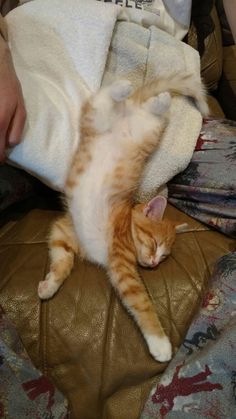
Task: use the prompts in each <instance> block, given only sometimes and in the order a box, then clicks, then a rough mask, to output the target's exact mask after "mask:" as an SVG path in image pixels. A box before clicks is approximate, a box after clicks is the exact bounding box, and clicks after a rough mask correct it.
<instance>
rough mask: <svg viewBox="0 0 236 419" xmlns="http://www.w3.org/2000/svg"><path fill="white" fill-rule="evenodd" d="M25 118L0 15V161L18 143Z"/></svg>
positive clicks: (5, 30) (19, 89) (21, 96)
mask: <svg viewBox="0 0 236 419" xmlns="http://www.w3.org/2000/svg"><path fill="white" fill-rule="evenodd" d="M25 118H26V112H25V106H24V99H23V95H22V90H21V86H20V82H19V80H18V78H17V76H16V73H15V69H14V65H13V62H12V58H11V53H10V50H9V48H8V44H7V27H6V23H5V21H4V19H3V17H2V16H1V15H0V161H3V160H4V159H5V150H6V148H7V147H9V146H14V145H15V144H18V143H19V142H20V140H21V135H22V131H23V128H24V124H25Z"/></svg>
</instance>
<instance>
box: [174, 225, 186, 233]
mask: <svg viewBox="0 0 236 419" xmlns="http://www.w3.org/2000/svg"><path fill="white" fill-rule="evenodd" d="M175 231H176V233H185V232H186V231H189V226H188V224H187V223H181V224H179V223H175Z"/></svg>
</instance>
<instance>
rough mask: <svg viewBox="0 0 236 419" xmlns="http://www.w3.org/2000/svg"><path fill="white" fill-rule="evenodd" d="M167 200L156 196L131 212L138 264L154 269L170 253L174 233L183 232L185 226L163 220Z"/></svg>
mask: <svg viewBox="0 0 236 419" xmlns="http://www.w3.org/2000/svg"><path fill="white" fill-rule="evenodd" d="M166 205H167V200H166V198H165V197H163V196H156V197H155V198H153V199H152V200H151V201H150V202H148V203H147V204H138V205H136V206H135V207H134V208H133V210H132V237H133V240H134V245H135V248H136V253H137V260H138V263H139V264H140V265H141V266H143V267H149V268H154V267H155V266H157V265H158V264H159V263H160V262H162V261H163V260H164V259H165V258H166V257H167V256H168V255H169V254H170V252H171V248H172V245H173V243H174V241H175V237H176V233H178V232H181V231H185V230H186V228H187V224H186V223H185V224H180V223H175V222H173V221H170V220H168V219H163V215H164V212H165V209H166Z"/></svg>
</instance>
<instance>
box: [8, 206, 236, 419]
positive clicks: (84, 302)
mask: <svg viewBox="0 0 236 419" xmlns="http://www.w3.org/2000/svg"><path fill="white" fill-rule="evenodd" d="M168 214H169V218H171V219H175V220H178V221H180V222H182V221H183V222H185V221H187V222H188V223H189V228H190V229H191V230H192V231H190V232H187V233H182V234H179V235H178V237H177V240H176V243H175V245H174V248H173V251H172V255H171V256H170V257H169V258H168V259H167V260H166V261H164V262H163V263H162V264H161V265H160V266H159V268H158V269H156V270H144V269H142V270H140V272H141V274H142V277H143V279H144V282H145V285H146V287H147V289H148V291H149V293H150V295H151V298H152V300H153V301H154V304H155V306H156V309H157V312H158V313H159V315H160V317H161V320H162V322H163V325H164V327H165V330H166V332H167V333H168V335H169V336H170V338H171V341H172V344H173V346H174V348H177V347H178V346H179V344H180V342H181V340H182V338H183V336H184V334H185V332H186V329H187V327H188V325H189V323H190V321H191V319H192V317H193V315H194V313H195V311H196V310H197V308H198V306H199V303H200V300H201V296H202V293H203V290H204V289H205V287H206V286H207V280H208V278H209V276H210V273H211V272H212V268H213V265H214V262H215V261H216V259H217V258H218V257H220V256H221V255H223V254H225V253H227V252H228V251H229V250H230V249H232V246H233V244H234V241H233V240H231V239H229V238H227V237H225V236H223V235H221V234H219V233H217V232H214V231H208V230H207V228H206V227H204V226H203V225H201V224H200V223H198V222H196V221H194V220H192V219H190V218H189V217H188V216H186V215H184V214H183V213H181V212H179V211H178V210H176V209H174V208H173V207H171V206H169V207H168ZM168 214H167V215H168ZM56 215H57V213H56V212H55V211H46V210H32V211H30V212H29V213H28V214H26V215H24V216H23V217H22V218H20V219H19V220H16V221H9V222H8V223H7V224H5V225H4V226H3V227H2V229H1V230H0V266H1V278H0V304H2V305H3V307H4V309H5V310H6V312H7V314H8V316H9V317H10V319H11V320H12V321H13V323H14V324H15V325H16V327H17V329H18V331H19V333H20V336H21V338H22V340H23V343H24V345H25V347H26V348H27V351H28V353H29V355H30V357H31V359H32V360H33V363H34V364H35V365H36V366H37V367H38V368H40V369H41V370H42V371H43V372H44V373H46V374H49V375H50V376H51V377H52V378H53V380H54V382H55V383H56V385H57V386H58V388H59V389H61V390H62V391H63V393H64V394H65V395H66V396H67V397H68V398H69V401H70V405H71V408H72V411H73V418H79V419H87V418H89V419H90V418H94V419H98V418H104V419H105V418H106V419H108V418H109V419H111V418H112V419H116V418H117V419H126V418H127V417H129V419H137V418H138V417H139V414H140V412H141V409H142V406H143V403H144V401H145V399H146V397H147V395H148V392H149V390H150V388H151V385H152V384H153V382H154V380H156V377H157V376H158V375H159V374H161V373H162V372H163V371H164V369H165V367H166V364H160V363H158V362H155V361H154V360H153V359H152V358H151V356H150V355H149V353H148V350H147V347H146V344H145V343H144V341H143V338H142V336H141V334H140V332H139V330H138V329H137V327H136V325H135V324H134V322H133V320H132V319H131V317H130V316H129V315H128V314H127V313H126V311H125V310H124V308H123V307H122V305H121V303H120V301H119V300H118V298H117V296H116V295H115V293H114V291H113V289H112V288H111V286H110V284H109V282H108V280H107V277H106V274H105V272H104V271H103V270H102V269H99V268H97V267H95V266H93V265H91V264H89V263H87V262H81V261H78V260H77V261H76V266H75V268H74V269H73V272H72V274H71V275H70V277H69V278H68V279H67V280H66V282H65V284H64V286H63V288H61V289H60V291H59V292H58V294H57V295H56V296H55V297H54V298H53V299H52V300H50V301H48V302H40V301H39V299H38V297H37V285H38V282H39V281H40V280H42V279H44V277H45V273H46V271H47V269H48V252H47V243H46V240H47V234H48V229H49V226H50V223H51V222H52V221H53V220H54V218H55V216H56ZM131 406H132V408H131ZM127 409H128V412H129V414H128V416H127Z"/></svg>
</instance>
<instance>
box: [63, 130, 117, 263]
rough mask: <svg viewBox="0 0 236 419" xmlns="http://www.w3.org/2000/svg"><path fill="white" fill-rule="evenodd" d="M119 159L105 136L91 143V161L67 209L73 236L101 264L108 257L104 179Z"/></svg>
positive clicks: (106, 192) (107, 193)
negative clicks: (70, 215)
mask: <svg viewBox="0 0 236 419" xmlns="http://www.w3.org/2000/svg"><path fill="white" fill-rule="evenodd" d="M112 142H113V143H112ZM119 156H120V148H119V146H118V145H117V146H116V145H115V144H114V138H109V136H108V135H107V137H106V138H103V139H100V140H99V141H98V142H97V143H96V144H94V146H93V150H92V160H91V162H90V163H89V165H88V167H87V168H86V170H85V172H84V173H82V174H81V175H80V179H79V185H78V186H77V187H76V188H75V190H74V193H73V198H72V202H71V206H70V209H71V214H72V218H73V221H74V225H75V229H76V233H77V234H78V237H79V242H80V244H81V246H82V247H83V249H84V250H85V253H86V256H87V257H88V259H90V260H91V261H93V262H96V263H99V264H101V265H106V264H107V256H108V228H107V226H108V217H109V208H108V199H109V195H110V189H109V185H108V183H107V180H108V179H109V178H110V177H111V176H112V173H113V171H114V166H115V162H116V161H117V159H118V158H119Z"/></svg>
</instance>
